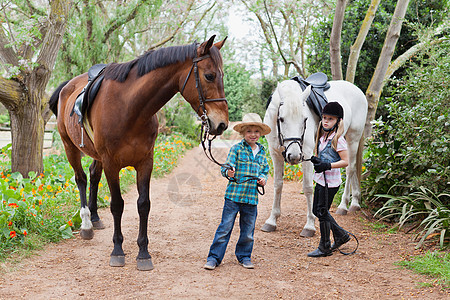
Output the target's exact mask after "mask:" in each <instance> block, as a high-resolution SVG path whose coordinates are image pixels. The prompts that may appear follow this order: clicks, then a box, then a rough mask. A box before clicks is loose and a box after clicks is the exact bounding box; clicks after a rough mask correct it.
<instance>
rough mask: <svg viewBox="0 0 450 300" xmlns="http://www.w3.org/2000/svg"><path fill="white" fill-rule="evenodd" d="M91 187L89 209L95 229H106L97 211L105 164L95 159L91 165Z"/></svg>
mask: <svg viewBox="0 0 450 300" xmlns="http://www.w3.org/2000/svg"><path fill="white" fill-rule="evenodd" d="M89 171H90V177H89V178H90V185H89V186H90V188H89V210H90V211H91V221H92V225H93V226H94V229H104V228H105V226H104V225H103V222H102V220H100V217H99V216H98V213H97V208H98V207H97V194H98V183H99V182H100V179H101V178H102V171H103V165H102V163H101V162H100V161H98V160H94V161H93V162H92V164H91V166H90V167H89Z"/></svg>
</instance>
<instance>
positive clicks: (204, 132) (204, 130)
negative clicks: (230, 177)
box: [180, 52, 231, 168]
mask: <svg viewBox="0 0 450 300" xmlns="http://www.w3.org/2000/svg"><path fill="white" fill-rule="evenodd" d="M195 55H196V57H195V58H194V59H193V60H192V67H191V69H190V70H189V73H188V75H187V77H186V79H185V80H184V84H183V87H182V88H181V91H180V93H181V95H183V92H184V88H185V87H186V83H187V82H188V80H189V77H190V76H191V73H192V70H193V71H194V78H195V87H196V88H197V92H198V101H199V103H200V104H199V106H198V108H197V110H196V112H197V114H198V113H199V111H200V108H201V109H202V115H201V117H200V119H201V121H202V127H201V133H200V140H201V144H202V147H203V151H204V152H205V155H206V157H208V159H209V160H211V161H212V162H213V163H215V164H217V165H219V166H221V167H225V168H231V166H229V165H228V164H221V163H219V162H218V161H217V160H216V159H215V158H214V157H213V155H212V152H211V142H212V141H213V140H214V139H215V138H216V135H214V136H213V137H212V138H209V136H210V135H209V130H210V128H209V122H208V121H209V119H208V115H207V111H206V107H205V103H206V102H215V101H225V102H226V103H227V104H228V102H227V99H226V98H215V99H206V98H205V96H204V95H203V89H202V85H201V83H200V76H199V73H198V66H197V63H198V62H199V61H201V60H204V59H206V58H209V57H211V56H210V55H209V54H207V55H203V56H200V57H197V52H196V54H195ZM206 141H208V152H207V151H206V145H205V142H206Z"/></svg>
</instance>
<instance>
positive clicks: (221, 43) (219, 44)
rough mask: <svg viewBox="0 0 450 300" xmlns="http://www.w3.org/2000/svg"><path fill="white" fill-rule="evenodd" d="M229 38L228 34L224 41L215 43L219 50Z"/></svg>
mask: <svg viewBox="0 0 450 300" xmlns="http://www.w3.org/2000/svg"><path fill="white" fill-rule="evenodd" d="M227 38H228V36H226V37H225V38H224V39H223V41H221V42H217V43H215V44H214V46H216V48H217V49H219V50H220V49H222V47H223V44H225V41H226V40H227Z"/></svg>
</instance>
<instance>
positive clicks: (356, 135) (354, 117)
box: [261, 80, 367, 237]
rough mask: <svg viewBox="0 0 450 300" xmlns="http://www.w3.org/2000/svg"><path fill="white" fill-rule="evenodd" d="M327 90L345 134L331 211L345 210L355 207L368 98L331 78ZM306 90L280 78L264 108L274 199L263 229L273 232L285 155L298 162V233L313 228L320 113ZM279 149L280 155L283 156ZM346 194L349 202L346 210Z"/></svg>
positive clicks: (309, 233)
mask: <svg viewBox="0 0 450 300" xmlns="http://www.w3.org/2000/svg"><path fill="white" fill-rule="evenodd" d="M329 84H330V88H329V89H328V90H327V91H325V96H326V97H327V100H328V102H333V101H336V102H339V104H341V105H342V107H343V109H344V119H343V120H344V127H345V130H344V134H345V138H346V140H347V143H348V157H349V165H348V167H347V172H346V177H347V180H346V181H345V191H344V194H343V195H342V200H341V203H340V204H339V207H338V209H337V211H336V214H343V215H345V214H347V211H350V212H353V211H357V210H359V209H360V208H361V207H360V205H359V203H360V199H361V189H360V185H359V176H360V174H361V173H360V172H361V170H359V173H357V161H356V159H357V153H358V151H362V148H363V140H362V138H361V137H362V134H363V129H364V124H365V121H366V115H367V100H366V97H365V95H364V93H363V92H362V91H361V90H360V89H359V88H358V87H356V86H355V85H354V84H352V83H350V82H348V81H343V80H338V81H330V82H329ZM310 93H311V86H308V87H307V88H306V89H305V91H302V89H301V87H300V85H299V83H298V82H296V81H294V80H286V81H283V82H280V83H279V84H278V86H277V88H276V90H275V92H274V93H273V95H272V100H271V102H270V104H269V106H268V108H267V111H266V115H265V117H264V123H266V124H267V125H269V126H270V128H271V129H272V131H271V132H270V134H268V135H267V136H266V138H267V141H268V144H269V151H270V155H271V157H272V161H273V166H274V194H275V197H274V202H273V207H272V212H271V214H270V217H269V218H268V219H267V220H266V222H265V224H264V226H263V227H262V228H261V230H263V231H274V230H276V227H277V219H278V218H279V217H280V215H281V207H280V205H281V192H282V188H283V175H284V160H285V159H284V157H286V162H288V163H290V164H291V165H295V164H298V163H300V162H302V169H303V192H304V194H305V196H306V201H307V205H308V212H307V216H306V217H307V221H306V225H305V226H304V227H303V230H302V232H301V233H300V235H301V236H303V237H311V236H313V235H314V233H315V232H316V229H315V226H314V220H315V216H314V214H313V213H312V204H313V181H312V177H313V172H314V169H313V164H312V163H311V162H310V161H305V160H307V159H310V158H311V156H312V155H313V149H314V146H315V136H316V133H317V128H318V125H319V121H320V117H319V116H318V115H317V114H315V113H314V112H313V111H312V110H311V109H310V108H309V107H308V105H307V104H306V99H307V98H308V96H309V94H310ZM283 151H285V155H284V156H283V153H282V152H283ZM350 194H352V202H351V205H350V208H347V206H348V203H349V200H350Z"/></svg>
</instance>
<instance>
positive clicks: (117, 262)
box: [109, 255, 125, 267]
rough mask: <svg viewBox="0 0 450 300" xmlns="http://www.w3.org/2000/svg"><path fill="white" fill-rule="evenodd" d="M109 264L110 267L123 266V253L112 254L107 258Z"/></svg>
mask: <svg viewBox="0 0 450 300" xmlns="http://www.w3.org/2000/svg"><path fill="white" fill-rule="evenodd" d="M109 265H110V266H111V267H123V266H125V255H118V256H113V255H111V258H110V259H109Z"/></svg>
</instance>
